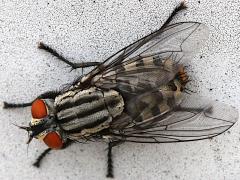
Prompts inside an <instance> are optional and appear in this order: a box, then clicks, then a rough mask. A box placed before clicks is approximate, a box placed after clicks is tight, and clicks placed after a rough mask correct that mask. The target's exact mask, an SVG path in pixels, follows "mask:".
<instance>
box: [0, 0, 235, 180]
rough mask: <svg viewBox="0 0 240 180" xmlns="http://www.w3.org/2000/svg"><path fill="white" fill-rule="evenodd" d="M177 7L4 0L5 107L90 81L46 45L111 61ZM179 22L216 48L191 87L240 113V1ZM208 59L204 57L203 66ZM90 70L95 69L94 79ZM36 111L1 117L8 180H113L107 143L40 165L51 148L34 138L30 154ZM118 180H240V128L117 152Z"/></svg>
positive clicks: (0, 159)
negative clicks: (26, 128) (200, 29)
mask: <svg viewBox="0 0 240 180" xmlns="http://www.w3.org/2000/svg"><path fill="white" fill-rule="evenodd" d="M177 4H178V1H176V0H159V1H155V0H141V1H140V0H139V1H137V0H133V1H128V0H125V1H113V0H111V1H98V0H95V1H92V0H91V1H85V0H82V1H78V0H69V1H59V0H55V1H50V0H49V1H47V0H41V1H40V0H39V1H30V0H29V1H27V0H22V1H20V0H9V1H5V0H1V1H0V89H1V91H0V100H1V101H11V102H25V101H30V100H32V99H33V98H34V97H36V96H37V95H38V94H40V93H42V92H44V91H47V90H54V89H58V88H60V87H61V86H62V85H64V84H66V83H69V82H71V81H72V80H73V79H74V78H76V77H77V76H79V75H81V70H80V71H73V72H69V70H70V69H69V68H67V67H66V65H65V64H63V63H61V62H59V61H56V59H55V58H54V57H53V56H51V55H50V54H48V53H46V52H43V51H41V50H39V49H37V48H36V46H37V42H39V41H43V42H45V43H47V44H49V45H51V46H52V47H54V48H56V49H57V50H58V51H59V52H61V53H62V54H63V55H64V56H65V57H67V58H70V59H72V60H73V61H75V62H79V61H87V60H90V61H103V60H104V59H105V58H107V57H108V56H110V55H111V54H112V53H114V52H116V51H117V50H119V49H120V48H122V47H124V46H126V45H128V44H129V43H132V42H134V41H135V40H137V39H138V38H140V37H143V36H145V35H147V34H149V33H150V32H152V31H154V30H156V29H158V28H159V27H160V26H161V25H162V23H163V22H164V21H165V20H166V18H167V17H168V15H169V14H170V13H171V11H172V10H173V9H174V7H175V6H176V5H177ZM187 5H188V7H189V8H188V10H187V11H185V12H182V13H181V14H179V16H177V18H176V19H175V22H180V21H198V22H202V23H204V24H206V25H207V26H208V27H209V29H210V36H209V40H208V42H207V43H206V44H205V46H204V47H203V48H202V49H201V51H200V52H199V53H198V54H196V56H195V58H194V59H193V60H192V62H190V63H191V68H190V70H191V74H192V79H193V82H192V83H191V89H192V90H194V91H197V93H198V94H200V95H202V96H206V97H209V98H211V99H218V100H220V101H223V102H225V103H226V104H230V105H233V106H235V107H237V108H238V109H239V107H240V95H239V92H240V75H239V73H240V1H239V0H212V1H209V0H200V1H197V0H191V1H187ZM200 56H202V58H200ZM85 72H86V71H85ZM30 118H31V114H30V109H29V108H24V109H15V110H2V109H1V110H0V127H1V128H0V179H2V180H5V179H7V180H8V179H25V180H28V179H42V180H45V179H58V180H61V179H89V180H90V179H105V173H106V153H107V152H106V145H105V144H104V143H89V144H75V145H72V146H70V147H69V148H67V149H65V150H62V151H55V152H52V153H51V154H50V155H48V157H47V158H46V159H45V161H44V162H43V163H42V166H41V168H40V169H36V168H34V167H32V166H31V164H32V163H33V162H34V160H35V159H36V158H37V157H38V155H39V154H40V153H41V152H42V151H43V150H44V149H45V148H46V147H45V145H44V144H41V143H40V142H39V141H37V140H34V141H33V142H32V143H31V145H30V147H29V149H28V154H27V145H26V144H25V142H26V140H27V134H26V133H25V132H23V131H21V130H19V129H18V128H16V127H15V126H13V125H12V123H17V124H19V125H27V124H28V123H29V120H30ZM113 153H114V161H115V164H114V165H115V170H114V172H115V179H120V180H122V179H125V180H127V179H138V180H141V179H148V180H150V179H163V180H172V179H179V180H182V179H187V180H188V179H197V180H198V179H204V180H208V179H209V180H234V179H235V180H237V179H240V125H239V123H236V124H235V125H234V126H233V127H232V128H231V129H230V130H228V131H227V132H226V133H224V134H222V135H221V136H218V137H216V138H213V139H212V140H204V141H198V142H187V143H175V144H158V145H156V144H152V145H149V144H147V145H145V144H130V143H126V144H124V145H122V146H120V147H117V148H115V149H114V150H113Z"/></svg>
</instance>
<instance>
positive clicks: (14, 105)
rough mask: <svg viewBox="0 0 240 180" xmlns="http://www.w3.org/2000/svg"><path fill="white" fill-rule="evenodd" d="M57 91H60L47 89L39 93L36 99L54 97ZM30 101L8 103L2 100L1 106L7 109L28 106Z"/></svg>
mask: <svg viewBox="0 0 240 180" xmlns="http://www.w3.org/2000/svg"><path fill="white" fill-rule="evenodd" d="M59 93H60V92H58V91H48V92H45V93H43V94H41V95H39V96H38V97H37V98H36V99H55V97H56V96H57V95H59ZM34 100H35V99H34ZM34 100H33V101H34ZM33 101H32V102H33ZM32 102H27V103H8V102H3V108H4V109H9V108H21V107H28V106H31V105H32Z"/></svg>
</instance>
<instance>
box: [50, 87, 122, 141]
mask: <svg viewBox="0 0 240 180" xmlns="http://www.w3.org/2000/svg"><path fill="white" fill-rule="evenodd" d="M54 106H55V109H56V112H57V113H56V116H57V122H58V124H59V126H60V127H61V128H62V129H63V130H64V132H66V133H67V134H68V136H69V137H70V138H71V139H79V138H80V137H83V136H89V135H91V134H94V133H97V132H99V131H101V130H103V129H105V128H108V127H109V123H110V122H112V119H113V118H114V117H116V116H118V115H120V114H121V113H122V111H123V108H124V101H123V98H122V96H121V95H120V94H119V93H118V92H117V91H115V90H101V89H98V88H95V87H92V88H89V89H86V90H82V91H79V90H74V91H67V92H65V93H64V94H62V95H59V96H57V97H56V99H55V103H54Z"/></svg>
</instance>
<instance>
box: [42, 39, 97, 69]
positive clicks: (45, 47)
mask: <svg viewBox="0 0 240 180" xmlns="http://www.w3.org/2000/svg"><path fill="white" fill-rule="evenodd" d="M38 48H39V49H43V50H45V51H47V52H49V53H50V54H52V55H53V56H55V57H57V58H58V59H59V60H60V61H62V62H64V63H66V64H68V65H69V66H71V68H72V69H77V68H85V67H90V66H97V65H99V64H100V62H81V63H73V62H71V61H69V60H67V59H66V58H65V57H63V56H62V55H60V54H59V53H58V52H57V51H56V50H55V49H52V48H51V47H49V46H48V45H46V44H44V43H42V42H40V43H39V44H38Z"/></svg>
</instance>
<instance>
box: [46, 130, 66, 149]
mask: <svg viewBox="0 0 240 180" xmlns="http://www.w3.org/2000/svg"><path fill="white" fill-rule="evenodd" d="M43 141H44V143H45V144H46V145H47V146H48V147H50V148H52V149H61V148H62V146H63V141H62V138H61V137H60V136H59V134H58V133H56V132H50V133H48V134H47V135H46V136H45V138H44V139H43Z"/></svg>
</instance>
